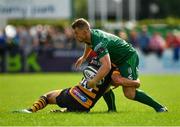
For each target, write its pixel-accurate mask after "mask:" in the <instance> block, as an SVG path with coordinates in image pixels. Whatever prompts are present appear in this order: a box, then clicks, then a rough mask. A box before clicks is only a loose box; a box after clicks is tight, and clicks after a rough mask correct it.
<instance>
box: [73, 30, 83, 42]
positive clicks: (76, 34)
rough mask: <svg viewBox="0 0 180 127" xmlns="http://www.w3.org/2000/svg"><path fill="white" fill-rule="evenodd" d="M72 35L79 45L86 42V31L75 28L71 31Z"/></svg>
mask: <svg viewBox="0 0 180 127" xmlns="http://www.w3.org/2000/svg"><path fill="white" fill-rule="evenodd" d="M73 33H74V37H75V39H76V40H77V41H79V42H81V43H85V42H86V30H85V29H79V28H75V29H74V30H73Z"/></svg>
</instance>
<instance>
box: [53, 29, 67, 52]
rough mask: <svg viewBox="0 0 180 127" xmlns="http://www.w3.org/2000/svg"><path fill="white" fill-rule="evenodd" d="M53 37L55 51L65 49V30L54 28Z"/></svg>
mask: <svg viewBox="0 0 180 127" xmlns="http://www.w3.org/2000/svg"><path fill="white" fill-rule="evenodd" d="M51 36H52V41H53V47H54V48H55V49H64V48H65V40H66V36H65V34H64V28H61V27H56V28H54V27H53V28H52V30H51Z"/></svg>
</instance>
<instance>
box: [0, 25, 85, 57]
mask: <svg viewBox="0 0 180 127" xmlns="http://www.w3.org/2000/svg"><path fill="white" fill-rule="evenodd" d="M82 48H83V47H82V46H81V45H78V43H76V42H75V39H74V37H73V34H72V31H71V29H70V28H63V27H55V26H49V25H44V26H43V25H37V26H31V27H25V26H17V27H14V26H12V25H7V26H6V28H5V29H3V30H0V50H1V54H2V53H3V52H6V51H7V52H9V53H10V54H15V53H17V52H23V53H24V54H29V53H31V52H34V51H35V52H38V53H43V52H46V51H49V52H50V51H54V50H59V49H62V50H74V49H76V50H81V49H82Z"/></svg>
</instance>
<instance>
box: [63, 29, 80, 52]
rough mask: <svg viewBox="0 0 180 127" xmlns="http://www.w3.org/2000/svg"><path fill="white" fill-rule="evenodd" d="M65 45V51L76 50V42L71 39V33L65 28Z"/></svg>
mask: <svg viewBox="0 0 180 127" xmlns="http://www.w3.org/2000/svg"><path fill="white" fill-rule="evenodd" d="M64 33H65V36H66V38H65V44H66V49H69V50H72V49H76V46H77V45H76V43H75V42H76V41H75V39H74V37H73V33H72V30H71V29H70V28H65V31H64Z"/></svg>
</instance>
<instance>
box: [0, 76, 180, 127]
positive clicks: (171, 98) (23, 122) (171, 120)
mask: <svg viewBox="0 0 180 127" xmlns="http://www.w3.org/2000/svg"><path fill="white" fill-rule="evenodd" d="M81 76H82V75H81V74H80V73H44V74H40V73H39V74H0V90H1V92H0V98H1V100H0V105H1V108H0V126H7V125H8V126H14V125H16V126H31V125H33V126H61V125H67V126H68V125H78V126H100V125H101V126H103V125H105V126H122V125H123V126H127V125H134V126H152V125H154V126H164V125H166V126H176V125H180V110H179V107H180V101H179V98H180V94H179V93H180V86H179V81H178V79H180V75H179V74H177V75H142V76H141V82H142V86H141V89H142V90H144V91H145V92H146V93H148V94H150V95H151V96H152V97H153V98H155V99H157V100H158V101H159V102H161V103H162V104H164V105H166V106H167V107H168V109H169V112H168V113H161V114H158V113H156V112H155V111H154V110H153V109H151V108H150V107H148V106H145V105H143V104H140V103H137V102H135V101H130V100H128V99H126V98H125V97H124V96H123V93H122V89H121V88H118V89H115V90H114V92H115V95H116V105H117V110H118V112H117V113H107V112H106V111H107V107H106V105H105V102H104V101H103V100H102V99H101V100H100V101H99V102H98V103H97V105H95V107H94V108H93V109H92V112H90V113H49V111H50V110H51V109H58V108H59V107H57V106H52V105H50V106H47V107H46V108H45V109H44V110H41V111H39V112H37V113H34V114H20V113H19V114H18V113H12V112H11V111H13V110H17V109H23V108H26V107H29V106H30V105H31V104H32V103H33V102H34V101H35V100H36V99H37V98H38V97H39V96H41V95H43V94H44V93H46V92H48V91H50V90H54V89H61V88H67V87H70V86H73V85H75V84H77V83H78V82H79V80H80V79H81Z"/></svg>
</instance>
